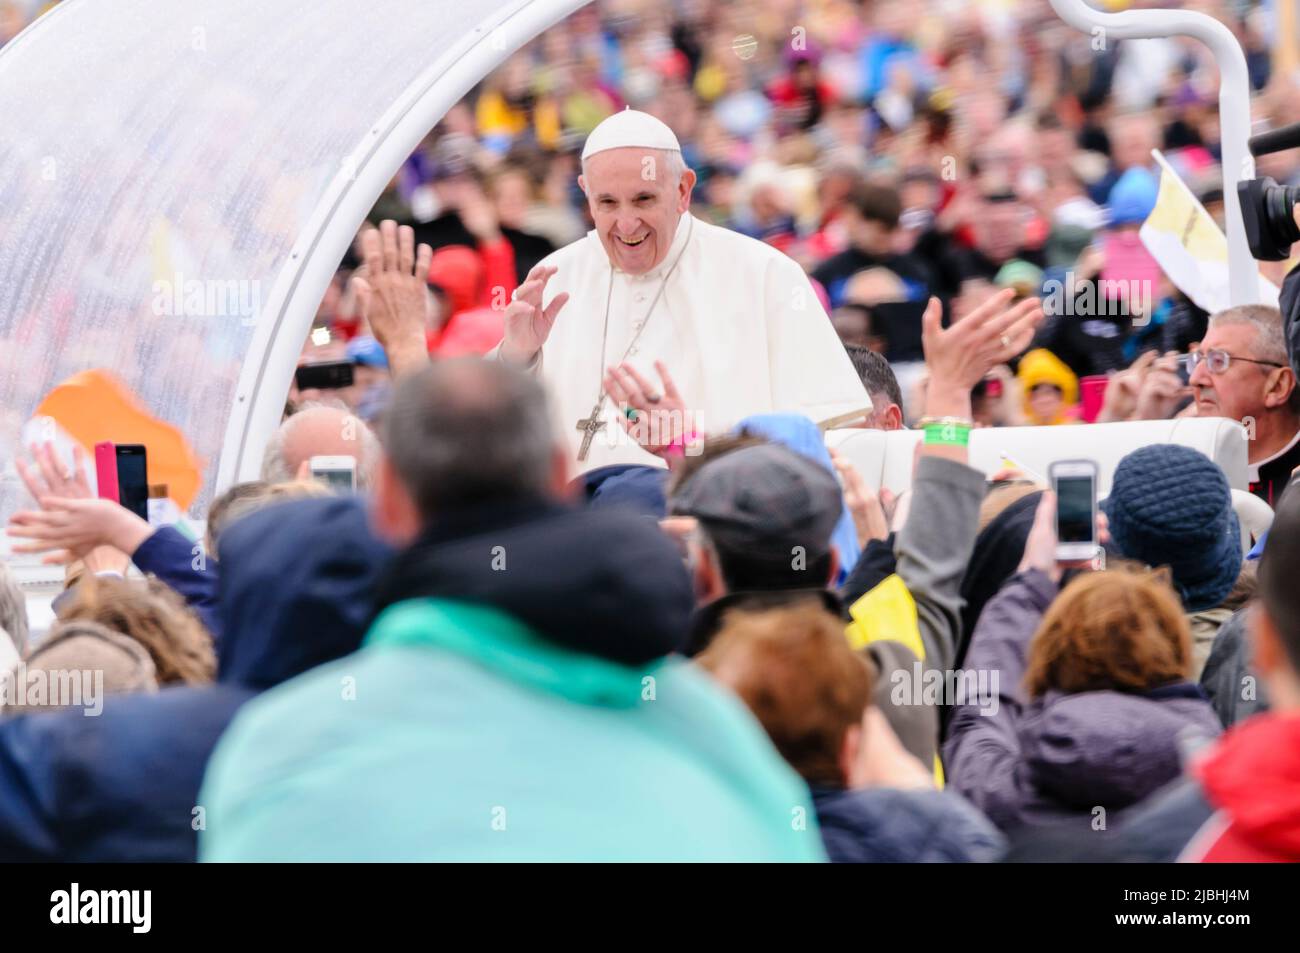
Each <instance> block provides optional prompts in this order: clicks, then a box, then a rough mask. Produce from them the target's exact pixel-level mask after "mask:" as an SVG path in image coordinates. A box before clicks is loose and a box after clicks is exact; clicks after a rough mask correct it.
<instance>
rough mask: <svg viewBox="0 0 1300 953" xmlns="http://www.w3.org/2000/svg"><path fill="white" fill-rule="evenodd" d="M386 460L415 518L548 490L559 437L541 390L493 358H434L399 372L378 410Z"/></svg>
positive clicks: (527, 377)
mask: <svg viewBox="0 0 1300 953" xmlns="http://www.w3.org/2000/svg"><path fill="white" fill-rule="evenodd" d="M383 442H384V449H385V452H386V454H387V457H388V461H389V465H390V466H391V468H392V470H393V472H394V474H395V475H396V477H397V479H398V480H399V481H400V483H401V485H402V489H403V492H404V493H405V494H406V495H407V496H408V497H409V498H410V500H411V501H412V503H413V504H414V506H415V508H416V509H417V510H418V513H419V517H420V519H421V520H423V521H428V520H430V519H432V518H433V517H435V516H436V515H438V514H441V513H445V512H447V511H448V510H451V509H456V508H459V507H463V506H472V505H477V504H484V503H508V502H518V501H520V500H534V499H537V498H541V497H546V496H548V495H550V493H551V491H552V488H553V484H554V482H555V480H554V477H555V471H556V461H557V459H559V460H560V461H561V464H560V467H559V468H560V470H563V466H562V461H563V457H562V456H560V450H559V442H558V440H557V438H556V436H555V433H554V430H553V429H552V426H551V420H550V415H549V412H548V410H547V404H546V396H545V393H544V392H543V390H542V387H541V385H540V384H539V383H538V382H537V381H536V380H534V379H533V378H532V377H531V376H530V375H528V374H525V373H523V372H522V371H518V370H516V369H515V368H512V367H509V366H507V365H505V364H502V363H500V362H499V361H484V360H481V359H479V358H456V359H453V360H447V361H439V362H438V363H436V364H432V365H430V366H429V367H426V368H424V369H423V370H421V371H420V372H419V373H415V374H410V375H409V376H407V377H405V378H403V379H402V380H401V381H400V382H399V383H398V386H397V389H396V390H395V391H394V393H393V400H392V403H391V404H390V405H389V407H388V412H387V413H386V414H385V416H384V424H383Z"/></svg>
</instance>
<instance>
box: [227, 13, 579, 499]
mask: <svg viewBox="0 0 1300 953" xmlns="http://www.w3.org/2000/svg"><path fill="white" fill-rule="evenodd" d="M587 2H588V0H522V2H520V3H517V4H515V5H514V6H513V7H512V8H511V9H510V10H508V11H506V12H504V13H503V14H501V15H500V16H499V17H498V19H497V22H496V23H489V22H486V21H485V22H484V23H481V24H480V25H479V26H478V27H477V28H475V30H474V31H473V32H472V33H471V34H469V35H467V36H466V37H465V39H464V41H462V42H461V43H459V44H457V45H456V46H454V47H452V48H451V49H450V50H448V51H447V53H446V54H444V55H443V56H441V57H440V58H439V59H438V60H436V61H435V62H434V63H432V64H431V65H430V66H429V67H428V68H427V69H425V70H424V71H423V72H422V73H420V74H419V75H418V76H416V77H415V78H414V79H413V80H412V82H411V83H410V85H409V86H408V87H407V88H406V91H405V92H404V93H403V94H402V95H401V96H400V97H398V99H397V100H396V101H395V102H394V103H393V105H392V106H391V107H390V108H389V109H388V111H387V112H386V113H385V114H384V115H383V116H382V117H380V118H379V119H378V120H377V121H376V122H375V123H374V125H373V126H372V127H371V128H370V130H369V131H368V132H367V133H366V135H365V136H364V137H363V138H362V141H361V142H359V143H358V144H357V147H356V148H355V149H354V150H353V152H352V154H351V155H350V156H349V157H348V161H345V162H344V163H342V167H341V168H340V169H339V173H338V175H337V176H336V177H335V179H334V181H333V182H332V183H331V184H330V187H329V188H328V189H327V190H326V192H325V194H324V195H323V196H322V197H321V200H320V202H319V203H318V204H317V207H316V210H315V211H314V212H313V213H312V215H311V217H310V218H309V219H308V223H307V225H306V226H305V227H304V228H303V230H302V234H301V235H299V237H298V240H297V242H296V243H295V244H294V247H293V249H292V251H291V252H290V254H289V260H288V262H287V263H286V264H285V266H284V267H283V268H282V269H281V270H280V273H279V275H278V276H277V277H276V279H275V281H274V283H273V284H272V286H271V291H270V293H269V294H268V296H267V300H266V303H265V306H264V308H263V310H262V313H261V314H260V315H259V317H258V321H257V325H256V327H255V328H254V331H253V339H252V341H251V342H250V343H249V348H248V353H247V355H246V357H245V360H244V367H243V370H242V371H241V373H240V378H239V384H238V387H237V388H236V391H235V397H234V405H233V407H232V408H231V413H230V418H229V420H228V422H227V425H226V436H225V440H224V442H223V444H222V452H221V463H220V467H219V469H218V471H217V484H216V489H217V492H220V491H221V490H223V489H225V488H226V487H228V486H230V485H231V484H232V483H235V482H238V481H241V480H251V479H255V478H256V477H257V476H258V472H259V470H260V468H261V463H262V452H263V450H264V448H265V447H266V445H267V443H268V442H269V441H270V439H271V436H272V435H273V434H274V433H275V430H276V428H277V427H278V426H279V423H280V416H281V413H282V411H283V408H284V399H285V395H286V394H288V392H289V383H290V381H291V380H292V378H293V372H294V369H295V367H296V366H297V361H298V355H299V353H300V352H301V349H302V342H303V341H304V340H305V339H306V336H307V332H308V331H309V330H310V328H311V322H312V318H313V317H314V315H315V313H316V309H317V306H318V305H319V304H320V300H321V297H322V295H323V294H324V293H325V289H326V287H328V285H329V282H330V279H331V277H332V276H333V274H334V271H335V269H336V268H337V267H338V263H339V260H340V259H341V258H342V257H343V255H344V253H345V252H346V251H347V248H348V245H349V243H350V242H351V241H352V239H353V236H354V235H355V233H356V228H357V225H358V224H359V223H360V222H361V221H362V220H363V219H364V218H365V216H366V214H367V213H368V212H369V211H370V209H371V208H372V207H373V205H374V203H375V200H376V199H378V198H379V195H380V193H382V191H383V189H384V186H385V185H387V184H388V182H389V181H390V180H391V179H392V177H393V176H394V175H395V174H396V173H397V170H398V169H400V168H401V165H402V163H403V162H404V161H405V160H406V158H407V156H409V155H410V154H411V152H412V151H414V149H415V148H416V146H418V145H419V143H420V141H421V140H422V139H423V138H424V137H425V136H426V135H427V134H428V132H429V130H430V129H432V128H433V126H434V125H435V124H436V123H437V122H438V121H439V120H440V119H441V118H442V117H443V116H444V115H445V114H446V113H447V110H449V109H450V108H451V107H452V106H453V105H455V103H456V102H457V101H459V100H460V99H461V98H462V97H463V96H464V95H465V94H466V93H468V92H469V91H470V89H472V88H473V86H474V84H475V83H477V82H479V81H480V80H482V78H483V77H484V76H486V75H487V74H488V73H489V72H491V71H492V70H493V69H495V68H496V67H497V66H498V65H500V64H501V63H502V62H503V61H504V60H505V59H506V58H507V57H508V56H509V55H510V54H511V53H513V52H514V51H516V50H518V49H519V48H520V47H521V46H523V45H524V44H525V43H527V42H528V41H529V40H531V39H532V38H533V37H535V36H537V35H538V34H539V33H541V32H542V31H543V30H545V29H546V28H548V27H550V26H552V25H553V24H555V23H558V22H559V21H560V20H562V19H563V18H564V17H566V16H568V15H569V14H570V13H572V12H573V11H575V10H577V9H579V8H580V7H582V6H585V5H586V3H587Z"/></svg>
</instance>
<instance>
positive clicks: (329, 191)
mask: <svg viewBox="0 0 1300 953" xmlns="http://www.w3.org/2000/svg"><path fill="white" fill-rule="evenodd" d="M584 2H585V0H468V2H467V0H460V2H448V0H364V2H363V0H185V2H183V3H178V2H175V0H114V2H112V3H97V2H92V0H66V2H64V3H63V4H61V5H60V6H58V7H57V8H55V9H54V10H53V11H52V12H51V13H49V14H47V15H46V16H44V17H42V18H41V19H39V20H37V21H36V22H35V23H34V24H33V25H32V26H31V27H30V28H28V29H27V30H26V31H24V32H23V33H22V34H21V35H20V36H19V37H17V38H16V39H15V40H13V41H11V42H10V43H9V44H7V45H6V46H5V47H4V48H3V50H0V116H3V117H4V127H5V142H4V148H3V149H2V150H0V408H4V410H3V411H2V413H4V414H6V415H7V418H6V419H5V420H4V426H3V427H2V428H0V432H3V433H4V434H5V435H6V437H5V439H12V437H13V435H14V434H15V433H16V432H17V430H18V427H19V425H20V424H21V423H22V421H23V420H25V419H26V418H27V416H29V415H30V413H31V411H32V410H33V408H34V407H35V405H36V403H37V401H38V400H39V399H40V397H41V396H42V395H43V394H44V393H45V392H46V391H47V390H48V389H49V388H50V387H51V386H53V385H54V384H55V383H57V382H58V381H60V380H62V379H63V378H64V377H66V376H67V375H68V373H70V372H72V371H74V370H78V369H81V368H84V367H90V366H96V365H98V366H108V367H111V368H113V369H114V370H116V371H117V372H118V373H119V374H120V375H121V376H122V377H123V378H124V379H125V380H126V381H127V383H128V384H129V385H130V386H131V387H132V388H133V389H134V390H135V391H136V393H138V394H140V395H142V396H144V397H145V398H146V399H147V401H148V403H149V405H150V407H151V408H152V410H153V412H154V413H156V414H158V415H159V416H161V417H163V418H164V419H166V420H168V421H170V422H171V423H173V424H176V425H177V426H179V427H180V428H181V429H182V430H183V431H184V432H185V434H186V435H187V437H188V438H189V439H190V440H191V441H193V443H194V446H195V449H196V450H197V452H198V453H199V455H200V456H201V457H203V458H204V459H205V460H206V461H207V471H206V485H205V491H204V492H203V493H202V494H201V495H200V501H203V500H206V499H207V498H208V497H209V496H210V495H211V492H212V491H213V489H214V487H216V486H224V485H226V484H228V483H230V482H232V481H234V480H237V479H246V478H250V477H252V476H254V475H255V474H256V472H257V470H258V467H259V463H260V459H261V453H262V449H263V447H264V446H265V444H266V441H267V440H268V438H269V436H270V435H271V433H272V432H273V431H274V429H275V427H276V426H277V423H278V421H279V418H280V413H281V409H282V404H283V400H284V396H285V394H286V393H287V391H288V387H289V383H290V379H291V377H292V374H293V370H294V366H295V363H296V360H297V357H298V354H299V350H300V347H301V343H302V341H303V340H304V338H305V335H306V333H307V331H308V329H309V327H310V324H311V321H312V318H313V315H314V313H315V310H316V307H317V305H318V303H319V301H320V299H321V296H322V295H323V294H324V291H325V289H326V287H327V286H328V283H329V280H330V277H331V275H332V274H333V271H334V269H335V267H336V265H337V263H338V261H339V259H340V258H341V257H342V256H343V254H344V252H345V251H346V249H347V246H348V244H349V242H350V241H351V239H352V237H353V235H354V233H355V231H356V229H357V227H358V225H359V224H360V222H361V221H362V219H363V218H364V216H365V215H366V214H367V212H368V211H369V210H370V208H371V207H372V205H373V203H374V202H375V200H376V199H377V198H378V196H379V195H380V193H381V191H382V190H383V188H384V186H385V185H386V184H387V183H388V181H389V180H390V179H391V177H392V176H393V175H394V174H395V173H396V172H397V170H398V169H399V167H400V166H401V164H402V162H403V161H404V160H405V158H406V157H407V155H408V154H409V153H410V152H411V151H412V150H413V149H414V148H415V147H416V146H417V144H418V143H419V142H420V140H421V139H422V138H423V137H424V136H425V135H426V134H427V132H428V131H429V130H430V129H431V128H432V127H433V125H434V124H435V123H436V122H437V121H438V120H439V119H440V118H441V117H442V116H443V114H444V113H445V112H446V111H447V110H448V109H449V108H450V107H451V106H452V105H453V104H454V103H455V102H456V101H457V100H459V99H460V98H461V97H463V96H464V95H465V94H466V93H467V92H468V91H469V90H470V89H471V88H472V86H473V85H474V84H475V83H476V82H478V81H479V80H480V79H481V78H482V77H484V76H485V75H486V74H487V73H488V72H489V71H490V70H492V69H493V68H494V67H495V66H496V65H498V64H499V63H500V62H501V61H502V60H504V59H505V58H506V57H507V56H508V55H509V54H510V53H511V52H513V51H514V50H516V49H518V48H519V47H520V46H522V45H523V44H524V43H526V42H527V41H528V40H530V39H531V38H532V37H534V36H536V35H537V34H538V33H540V32H541V31H542V30H544V29H546V28H547V27H548V26H550V25H552V24H554V23H556V22H557V21H559V20H560V19H562V18H563V17H564V16H566V15H568V14H569V13H571V12H573V11H574V10H576V9H578V8H579V7H581V6H583V4H584ZM1052 3H1053V5H1054V7H1055V8H1056V9H1057V11H1058V13H1060V14H1061V15H1062V16H1063V17H1064V18H1065V19H1066V20H1067V21H1069V22H1071V23H1072V24H1073V25H1075V26H1077V27H1080V28H1081V29H1087V28H1088V24H1090V23H1092V22H1094V21H1095V22H1099V23H1101V24H1102V25H1103V26H1105V27H1106V28H1109V29H1112V30H1114V31H1115V32H1114V33H1113V34H1112V35H1113V36H1115V37H1121V36H1125V37H1136V36H1158V35H1168V34H1169V33H1170V32H1184V33H1193V32H1194V31H1193V29H1192V27H1196V28H1197V29H1199V30H1200V33H1197V34H1195V35H1198V36H1200V37H1201V38H1202V39H1206V38H1210V39H1214V40H1216V41H1222V39H1223V37H1222V35H1221V34H1226V35H1227V37H1228V39H1229V40H1231V34H1230V33H1228V31H1227V30H1226V29H1225V28H1223V27H1222V25H1221V24H1217V23H1215V22H1214V21H1211V24H1213V27H1217V28H1218V31H1221V34H1220V33H1216V31H1215V30H1214V29H1212V28H1210V27H1209V25H1207V24H1205V23H1200V22H1198V23H1192V22H1191V20H1190V19H1189V18H1193V17H1194V16H1195V15H1192V14H1183V13H1180V14H1177V16H1178V17H1179V18H1181V19H1180V21H1179V22H1178V23H1176V24H1174V27H1176V30H1172V31H1171V29H1169V28H1168V27H1167V26H1161V24H1162V23H1167V22H1168V21H1162V20H1160V17H1168V16H1171V15H1172V14H1169V13H1158V12H1156V11H1143V12H1141V13H1140V14H1139V13H1131V14H1116V15H1104V14H1100V13H1098V12H1097V11H1095V10H1092V9H1091V8H1090V7H1088V6H1087V5H1086V4H1085V3H1084V2H1083V0H1052ZM1203 19H1209V18H1203ZM1212 34H1213V35H1212ZM1232 46H1233V49H1232V50H1227V49H1226V46H1225V44H1223V43H1222V42H1218V43H1217V45H1216V46H1215V53H1216V56H1218V57H1219V58H1220V60H1221V61H1222V60H1223V58H1224V56H1225V55H1228V56H1229V57H1230V58H1234V59H1240V58H1241V51H1240V49H1238V48H1236V47H1235V44H1232ZM1225 51H1226V54H1225ZM1234 51H1235V57H1234V55H1233V53H1234ZM1244 76H1245V64H1244V60H1243V61H1242V62H1241V64H1240V71H1239V72H1238V71H1237V70H1236V69H1235V63H1233V64H1228V66H1227V67H1226V68H1224V84H1225V90H1228V89H1229V87H1230V86H1232V88H1233V89H1234V90H1235V91H1234V92H1231V93H1230V94H1229V93H1225V99H1224V102H1225V103H1227V102H1229V101H1231V100H1232V99H1233V98H1234V97H1237V96H1238V95H1240V96H1241V97H1243V98H1244V97H1245V96H1246V95H1247V91H1246V89H1245V87H1244V85H1242V86H1241V88H1240V89H1236V86H1235V85H1234V84H1244ZM1238 112H1239V115H1238V116H1235V117H1229V116H1226V115H1225V120H1226V121H1227V120H1230V124H1229V125H1227V126H1225V130H1235V129H1236V128H1237V126H1239V125H1241V123H1242V122H1248V118H1245V117H1248V115H1249V111H1248V106H1242V107H1240V108H1239V110H1238ZM1233 123H1235V124H1236V125H1233ZM1243 128H1244V127H1243ZM1225 138H1226V137H1225ZM1232 138H1234V139H1235V138H1236V136H1235V135H1234V136H1233V137H1232ZM1240 138H1241V142H1240V144H1239V145H1238V144H1237V143H1235V142H1234V144H1233V148H1234V149H1236V150H1237V151H1238V154H1244V148H1245V143H1244V138H1245V137H1244V134H1242V135H1241V137H1240ZM1235 171H1236V175H1237V176H1239V177H1246V176H1247V175H1248V174H1249V173H1248V171H1247V168H1246V164H1245V163H1244V162H1243V163H1242V164H1241V166H1240V168H1239V169H1237V170H1235ZM1230 175H1232V173H1231V172H1230ZM1225 194H1226V195H1227V196H1228V198H1229V203H1230V205H1231V203H1232V202H1233V201H1234V200H1235V192H1234V190H1233V189H1232V183H1231V182H1229V183H1228V188H1226V189H1225ZM1233 218H1234V219H1235V216H1234V217H1233ZM1233 227H1234V228H1235V229H1236V232H1237V233H1239V232H1240V225H1239V223H1237V222H1235V221H1234V223H1233ZM1230 237H1231V238H1232V240H1233V245H1234V259H1233V263H1234V266H1237V265H1239V262H1238V261H1237V258H1238V257H1239V255H1240V247H1241V245H1242V242H1241V241H1239V238H1240V236H1239V234H1233V235H1231V236H1230ZM1236 270H1237V268H1236V267H1234V272H1235V271H1236ZM1245 284H1246V285H1247V286H1248V285H1249V282H1248V281H1247V282H1246V283H1245ZM11 449H13V448H11ZM7 456H8V457H10V458H12V453H9V454H7Z"/></svg>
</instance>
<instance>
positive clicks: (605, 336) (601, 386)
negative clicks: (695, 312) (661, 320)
mask: <svg viewBox="0 0 1300 953" xmlns="http://www.w3.org/2000/svg"><path fill="white" fill-rule="evenodd" d="M686 217H687V218H688V219H690V221H689V222H688V223H687V226H686V229H687V230H686V241H685V242H684V243H683V244H682V250H681V251H679V252H678V253H677V257H676V258H675V259H673V263H672V266H671V267H670V268H669V269H668V273H667V274H665V275H664V280H663V281H661V282H659V290H658V291H657V292H656V293H655V297H654V300H653V301H651V302H650V310H649V311H647V312H646V313H645V318H644V319H643V320H642V322H641V327H639V328H637V330H636V334H634V335H632V340H631V341H629V342H628V345H627V348H626V349H625V350H624V351H623V356H622V357H621V358H619V359H618V363H620V364H622V363H623V362H624V361H626V360H627V356H628V355H629V354H631V353H632V348H634V347H636V342H637V341H639V340H640V339H641V332H643V331H644V330H645V328H646V325H647V324H649V323H650V317H651V316H652V315H653V314H654V313H655V307H656V306H657V305H658V304H659V299H660V298H662V297H663V294H664V289H665V288H667V287H668V279H669V278H671V277H672V276H673V272H674V271H676V270H677V266H678V265H679V264H681V260H682V256H683V255H685V254H686V249H687V248H689V247H690V245H691V236H692V235H693V234H694V233H695V217H694V216H693V215H691V213H690V212H687V213H686ZM613 302H614V266H613V265H610V268H609V291H608V292H607V293H606V294H605V328H604V330H603V331H601V334H600V368H599V373H600V381H599V383H598V384H597V385H596V388H597V390H596V406H595V409H593V410H592V412H591V416H592V417H593V418H594V417H595V416H596V415H597V414H599V413H600V411H601V408H602V407H604V406H605V398H606V397H607V396H608V395H607V394H606V393H605V370H604V369H605V348H606V345H607V342H608V340H609V310H610V306H611V305H612V304H613Z"/></svg>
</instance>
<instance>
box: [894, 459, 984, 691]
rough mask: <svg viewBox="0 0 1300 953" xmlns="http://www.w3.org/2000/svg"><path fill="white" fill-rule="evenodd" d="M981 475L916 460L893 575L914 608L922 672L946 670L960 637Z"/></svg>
mask: <svg viewBox="0 0 1300 953" xmlns="http://www.w3.org/2000/svg"><path fill="white" fill-rule="evenodd" d="M983 500H984V474H982V473H981V472H980V471H978V470H975V469H973V468H971V467H968V466H965V465H964V464H961V463H955V462H953V461H952V460H945V459H943V458H942V457H921V459H920V460H919V461H918V462H917V468H916V479H915V480H914V481H913V483H912V503H911V509H910V511H909V514H908V517H907V522H906V523H905V524H903V528H902V529H901V530H899V532H898V537H897V539H896V541H895V543H894V555H895V557H896V558H897V561H898V568H897V572H898V575H899V577H900V578H901V579H902V580H903V582H904V584H906V586H907V588H908V591H909V592H911V594H912V599H913V600H914V601H915V602H916V617H917V626H918V628H919V629H920V635H921V644H922V645H923V646H924V647H925V668H927V669H940V670H947V669H950V668H952V664H953V658H954V655H955V653H956V650H957V649H956V646H957V636H958V633H959V632H960V631H961V609H962V598H961V583H962V579H963V577H964V576H965V575H966V565H967V563H969V562H970V558H971V553H972V552H973V551H974V549H975V537H976V535H977V530H978V527H979V508H980V503H981V502H983Z"/></svg>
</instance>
